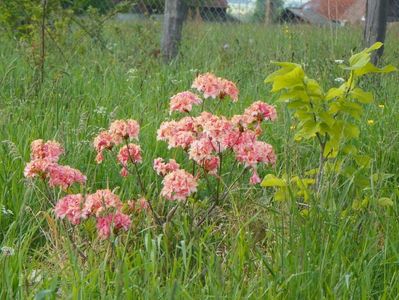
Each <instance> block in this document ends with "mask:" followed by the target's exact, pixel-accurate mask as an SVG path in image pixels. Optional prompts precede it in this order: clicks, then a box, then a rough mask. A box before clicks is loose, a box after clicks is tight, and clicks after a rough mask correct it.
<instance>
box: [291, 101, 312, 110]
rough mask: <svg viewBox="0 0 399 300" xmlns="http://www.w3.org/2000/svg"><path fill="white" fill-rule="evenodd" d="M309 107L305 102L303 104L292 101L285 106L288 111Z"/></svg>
mask: <svg viewBox="0 0 399 300" xmlns="http://www.w3.org/2000/svg"><path fill="white" fill-rule="evenodd" d="M307 105H309V104H308V103H306V102H303V101H302V100H294V101H291V102H289V103H288V104H287V107H288V108H290V109H299V108H303V107H304V106H307Z"/></svg>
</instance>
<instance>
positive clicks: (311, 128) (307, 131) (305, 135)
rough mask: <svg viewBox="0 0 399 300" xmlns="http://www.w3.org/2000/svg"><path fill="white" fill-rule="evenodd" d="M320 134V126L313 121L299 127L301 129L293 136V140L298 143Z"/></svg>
mask: <svg viewBox="0 0 399 300" xmlns="http://www.w3.org/2000/svg"><path fill="white" fill-rule="evenodd" d="M318 132H320V124H319V123H316V122H315V121H314V120H313V119H311V120H308V121H306V122H305V123H303V125H302V126H301V129H300V130H299V131H298V132H297V133H296V134H295V136H294V139H295V140H296V141H300V140H301V139H310V138H313V137H315V136H316V133H318Z"/></svg>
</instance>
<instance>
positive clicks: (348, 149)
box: [342, 145, 357, 154]
mask: <svg viewBox="0 0 399 300" xmlns="http://www.w3.org/2000/svg"><path fill="white" fill-rule="evenodd" d="M342 151H343V152H344V153H345V154H356V153H357V148H356V147H355V146H354V145H346V146H345V147H344V148H343V149H342Z"/></svg>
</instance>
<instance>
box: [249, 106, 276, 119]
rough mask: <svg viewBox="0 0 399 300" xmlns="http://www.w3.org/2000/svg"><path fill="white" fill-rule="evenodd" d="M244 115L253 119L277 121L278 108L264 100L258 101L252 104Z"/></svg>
mask: <svg viewBox="0 0 399 300" xmlns="http://www.w3.org/2000/svg"><path fill="white" fill-rule="evenodd" d="M244 115H245V116H247V117H248V118H252V119H253V121H259V122H260V121H263V120H267V121H275V120H276V119H277V111H276V108H275V107H274V106H272V105H269V104H267V103H265V102H262V101H256V102H254V103H252V104H251V106H249V107H248V108H247V109H246V110H245V111H244Z"/></svg>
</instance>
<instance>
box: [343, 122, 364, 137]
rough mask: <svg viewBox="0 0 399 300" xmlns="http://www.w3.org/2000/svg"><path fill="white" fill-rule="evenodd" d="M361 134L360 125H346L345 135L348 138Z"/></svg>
mask: <svg viewBox="0 0 399 300" xmlns="http://www.w3.org/2000/svg"><path fill="white" fill-rule="evenodd" d="M359 134H360V130H359V127H357V126H356V125H354V124H350V123H346V125H345V127H344V137H345V138H347V139H352V138H358V137H359Z"/></svg>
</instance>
